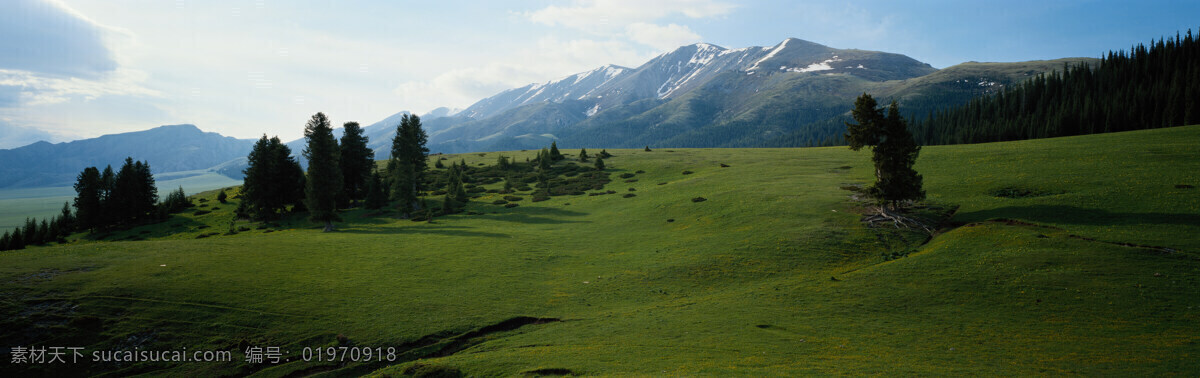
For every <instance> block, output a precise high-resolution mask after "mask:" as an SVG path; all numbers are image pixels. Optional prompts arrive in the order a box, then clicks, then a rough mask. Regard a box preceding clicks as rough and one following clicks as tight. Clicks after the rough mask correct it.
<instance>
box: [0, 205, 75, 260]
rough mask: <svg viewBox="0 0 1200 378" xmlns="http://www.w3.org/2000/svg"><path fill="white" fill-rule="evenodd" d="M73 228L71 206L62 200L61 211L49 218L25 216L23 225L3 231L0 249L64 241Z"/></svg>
mask: <svg viewBox="0 0 1200 378" xmlns="http://www.w3.org/2000/svg"><path fill="white" fill-rule="evenodd" d="M74 229H75V217H74V215H73V214H71V207H70V205H68V204H67V203H66V202H63V208H62V213H61V214H59V215H56V216H54V217H52V218H49V219H42V221H41V222H40V223H39V222H38V221H37V219H36V218H25V226H24V227H17V228H15V229H13V230H12V231H5V232H4V235H2V236H0V251H9V250H15V249H25V247H26V246H30V245H43V244H47V243H51V242H59V243H63V242H66V241H67V240H66V239H67V236H70V235H71V232H72V231H74Z"/></svg>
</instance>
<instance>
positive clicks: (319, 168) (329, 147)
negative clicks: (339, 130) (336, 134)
mask: <svg viewBox="0 0 1200 378" xmlns="http://www.w3.org/2000/svg"><path fill="white" fill-rule="evenodd" d="M304 139H305V140H307V142H308V147H306V148H305V149H304V157H305V158H307V159H308V181H307V182H306V183H305V185H304V199H305V201H304V204H305V205H307V207H308V215H309V216H308V217H309V219H311V220H312V221H314V222H325V232H329V231H333V222H334V221H337V220H341V218H339V217H338V215H337V197H338V193H340V192H341V191H342V172H341V168H340V167H339V166H338V160H339V158H340V157H341V153H340V152H339V151H338V144H337V139H334V138H333V129H332V128H331V127H330V126H329V118H326V117H325V113H319V112H318V113H317V114H315V115H313V116H312V119H309V120H308V123H307V124H305V125H304Z"/></svg>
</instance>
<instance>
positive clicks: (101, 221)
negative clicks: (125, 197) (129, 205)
mask: <svg viewBox="0 0 1200 378" xmlns="http://www.w3.org/2000/svg"><path fill="white" fill-rule="evenodd" d="M116 183H117V174H116V173H114V172H113V169H112V166H111V165H109V166H105V167H104V171H103V172H101V173H100V215H99V217H98V223H97V226H100V227H109V226H110V225H112V224H114V223H116V221H117V219H119V218H117V214H120V213H121V211H120V210H118V209H116V208H115V207H116V204H117V201H114V200H113V198H114V196H113V187H115V186H116Z"/></svg>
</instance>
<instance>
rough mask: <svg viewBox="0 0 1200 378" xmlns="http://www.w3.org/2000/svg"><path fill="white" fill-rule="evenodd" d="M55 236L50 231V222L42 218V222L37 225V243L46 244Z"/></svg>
mask: <svg viewBox="0 0 1200 378" xmlns="http://www.w3.org/2000/svg"><path fill="white" fill-rule="evenodd" d="M56 236H57V235H55V234H51V233H50V222H49V221H47V220H46V219H45V218H42V223H41V225H39V226H38V244H46V243H49V242H51V241H54V238H55V237H56Z"/></svg>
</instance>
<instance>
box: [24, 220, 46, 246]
mask: <svg viewBox="0 0 1200 378" xmlns="http://www.w3.org/2000/svg"><path fill="white" fill-rule="evenodd" d="M23 231H24V232H22V235H25V240H24V242H23V243H24V244H25V245H38V244H42V238H41V235H38V226H37V219H33V218H25V229H24V230H23Z"/></svg>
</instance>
